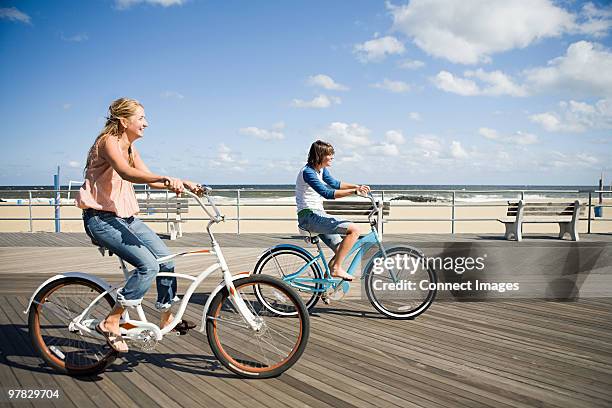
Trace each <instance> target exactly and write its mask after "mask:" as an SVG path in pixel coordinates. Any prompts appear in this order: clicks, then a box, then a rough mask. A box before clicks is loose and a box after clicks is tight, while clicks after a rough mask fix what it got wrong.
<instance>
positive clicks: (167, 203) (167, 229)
mask: <svg viewBox="0 0 612 408" xmlns="http://www.w3.org/2000/svg"><path fill="white" fill-rule="evenodd" d="M169 199H170V197H169V196H168V190H166V234H168V235H171V234H170V214H169V213H168V208H169V207H170V201H169Z"/></svg>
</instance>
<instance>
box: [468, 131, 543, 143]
mask: <svg viewBox="0 0 612 408" xmlns="http://www.w3.org/2000/svg"><path fill="white" fill-rule="evenodd" d="M478 134H480V135H481V136H483V137H485V138H486V139H489V140H494V141H496V142H500V143H508V144H517V145H531V144H535V143H538V137H537V136H536V135H533V134H531V133H525V132H521V131H517V132H515V133H514V134H512V135H503V134H500V133H499V132H497V130H495V129H489V128H485V127H482V128H480V129H478Z"/></svg>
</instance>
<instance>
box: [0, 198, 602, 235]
mask: <svg viewBox="0 0 612 408" xmlns="http://www.w3.org/2000/svg"><path fill="white" fill-rule="evenodd" d="M7 192H10V193H12V194H13V193H23V196H24V197H27V198H23V199H20V200H21V201H23V202H22V203H19V202H18V203H15V204H11V203H2V204H1V206H0V208H1V207H23V206H24V205H27V206H28V217H10V218H1V217H0V222H1V221H28V222H29V229H30V232H33V231H34V226H33V224H34V221H56V225H59V223H58V222H57V221H59V222H61V221H76V220H81V218H80V217H61V211H59V210H60V209H61V207H73V206H74V204H73V203H62V202H61V198H62V194H63V193H65V196H66V197H70V194H74V193H75V190H66V189H62V190H8V191H7ZM136 192H137V193H151V194H155V193H157V194H160V195H162V194H163V196H164V197H165V198H159V199H161V200H166V201H169V200H170V199H171V198H172V197H173V195H172V194H164V192H163V191H161V190H151V189H142V190H136ZM261 193H276V194H278V193H281V194H287V195H286V197H293V193H294V190H290V189H257V190H245V189H215V190H214V194H215V195H221V196H223V197H224V198H226V199H234V200H235V202H234V203H219V204H218V206H219V207H233V208H235V211H236V216H235V217H226V220H227V221H235V222H236V232H237V233H238V234H240V223H241V222H246V221H297V217H291V218H283V217H244V216H241V209H242V208H246V207H295V203H293V202H290V203H289V202H287V203H282V202H280V203H278V202H277V203H275V202H257V201H256V199H254V201H245V194H246V195H252V194H254V195H257V194H261ZM373 193H374V194H375V195H377V196H379V197H380V198H381V199H382V200H383V201H385V195H386V196H387V198H388V197H389V195H391V194H393V195H398V194H399V195H405V196H407V199H397V197H396V200H394V203H393V206H392V208H410V207H412V208H428V207H429V208H450V210H451V211H450V212H451V214H450V217H438V218H419V217H385V218H384V222H385V223H390V222H423V221H426V222H449V223H450V229H451V231H450V232H451V234H455V230H456V223H457V222H478V221H496V220H497V218H490V217H489V218H487V217H477V218H474V217H471V218H470V217H460V218H458V217H457V216H456V210H457V209H459V208H478V207H506V206H507V201H511V200H513V199H512V198H508V197H506V198H500V199H499V201H500V202H498V203H488V202H477V201H476V202H469V203H458V202H457V198H458V196H474V195H487V194H496V195H499V194H505V195H509V194H514V195H516V198H514V200H518V199H523V200H524V199H525V196H528V195H530V194H542V193H546V194H548V195H553V194H554V195H557V194H558V195H560V197H563V198H568V195H569V196H570V197H572V198H574V197H575V198H578V199H580V201H581V203H584V204H586V203H585V201H587V202H588V212H587V214H588V215H587V216H586V217H581V218H580V220H586V221H587V233H591V224H592V222H594V221H612V218H603V217H594V216H593V215H594V214H593V210H594V209H595V207H601V208H602V209H603V208H605V207H612V205H609V204H597V205H596V204H594V203H593V195H599V194H602V195H604V194H612V191H599V190H594V191H578V190H427V189H422V190H374V191H373ZM423 193H425V195H424V194H423ZM0 194H1V193H0ZM35 195H38V196H39V197H35ZM41 195H43V196H44V197H40V196H41ZM427 195H436V196H437V197H436V199H440V196H442V197H444V198H443V199H444V201H441V202H440V201H433V202H432V203H431V204H430V203H428V202H426V201H427V200H428V199H429V198H430V197H428V196H427ZM40 199H43V200H48V201H49V203H48V204H45V203H39V202H35V201H34V200H40ZM409 199H413V200H417V202H413V201H410V200H409ZM419 200H423V202H419ZM192 206H195V204H193V203H189V207H192ZM36 207H54V208H55V209H56V210H57V211H56V214H59V218H58V217H33V214H32V213H33V209H34V208H36ZM602 211H603V210H602ZM144 220H145V221H146V218H145V219H144ZM183 220H184V221H206V220H208V218H201V217H185V218H183ZM172 221H173V220H172V219H169V220H168V223H170V222H172ZM364 222H365V221H364ZM56 230H57V228H56ZM56 232H59V231H56Z"/></svg>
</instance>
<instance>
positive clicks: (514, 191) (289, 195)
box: [0, 184, 597, 203]
mask: <svg viewBox="0 0 612 408" xmlns="http://www.w3.org/2000/svg"><path fill="white" fill-rule="evenodd" d="M79 187H80V186H75V185H72V186H71V192H70V193H69V192H68V191H63V192H61V198H62V201H63V202H70V201H71V200H72V199H73V198H74V194H75V192H76V191H77V190H78V189H79ZM139 187H140V186H137V188H136V192H137V195H138V196H139V197H144V196H146V195H147V194H150V195H152V196H159V197H165V195H166V193H165V192H163V191H161V190H148V192H145V190H144V189H142V188H139ZM142 187H144V186H142ZM211 187H212V188H213V196H215V197H217V198H218V199H219V200H220V201H223V202H227V201H231V202H235V201H236V197H237V192H236V190H240V200H241V202H255V201H256V202H261V203H265V202H270V201H274V202H287V203H292V202H294V192H293V191H294V188H295V186H294V185H293V184H277V185H270V184H249V185H212V186H211ZM371 187H372V189H373V190H374V191H375V193H377V192H378V194H380V193H381V192H384V196H385V200H407V201H413V202H450V201H451V200H452V191H454V192H455V201H456V202H488V201H500V200H512V199H518V198H520V195H521V192H523V194H524V197H525V199H530V200H538V199H549V198H561V197H563V198H584V197H585V196H586V195H588V192H589V191H594V190H596V189H597V186H575V185H567V186H537V185H536V186H533V185H531V186H526V185H401V184H384V185H383V184H380V185H372V186H371ZM61 189H62V190H68V186H67V185H65V186H62V187H61ZM52 190H53V186H44V185H35V186H0V200H3V201H8V202H21V201H23V200H26V199H27V198H28V197H29V194H30V193H31V194H32V198H34V199H35V201H42V202H44V201H47V200H49V199H53V197H54V193H53V191H52ZM575 192H578V193H575Z"/></svg>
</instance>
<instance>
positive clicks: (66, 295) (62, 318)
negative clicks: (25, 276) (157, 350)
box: [28, 277, 117, 376]
mask: <svg viewBox="0 0 612 408" xmlns="http://www.w3.org/2000/svg"><path fill="white" fill-rule="evenodd" d="M103 292H104V289H103V288H102V287H100V286H99V285H97V284H95V283H93V282H91V281H88V280H85V279H80V278H73V277H67V278H62V279H59V280H56V281H53V282H50V283H49V284H48V285H46V286H45V287H44V288H43V289H42V290H40V291H39V292H38V294H37V295H36V297H35V298H34V302H33V304H32V306H31V308H30V315H29V318H28V324H29V332H30V338H31V340H32V345H33V346H34V349H35V350H36V351H37V352H38V353H39V354H40V356H41V357H42V358H43V359H44V360H45V361H46V362H47V364H49V365H50V366H51V367H52V368H54V369H55V370H57V371H59V372H62V373H64V374H69V375H74V376H88V375H95V374H98V373H100V372H102V371H104V369H105V368H106V367H107V366H108V365H109V364H110V363H112V362H113V361H114V360H115V358H116V357H117V352H116V351H114V350H113V349H112V348H111V347H109V346H108V345H107V343H106V341H105V340H104V338H102V337H101V336H99V335H96V334H87V333H84V332H81V331H80V330H79V329H78V328H77V327H72V324H71V323H72V320H73V319H74V318H75V317H77V316H79V315H80V314H81V313H82V312H83V311H84V310H85V309H86V308H87V306H89V305H90V304H91V303H92V302H93V301H94V299H96V298H97V297H98V296H99V295H100V294H101V293H103ZM114 304H115V300H114V299H113V297H112V296H111V295H110V294H106V295H105V296H104V297H103V298H101V299H100V300H99V301H98V302H97V303H96V304H95V305H93V306H92V308H91V309H90V310H89V312H88V314H87V315H85V316H83V319H82V320H81V323H82V324H83V325H85V326H87V327H88V328H89V329H90V330H95V325H96V324H98V323H99V322H100V320H102V319H104V318H105V317H106V315H107V314H108V312H109V311H110V310H111V309H112V308H113V306H114Z"/></svg>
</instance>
